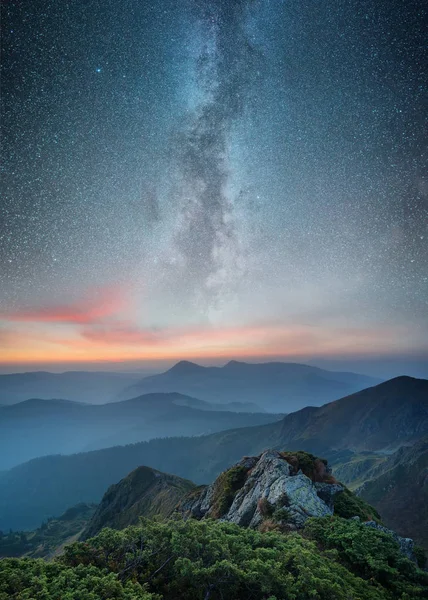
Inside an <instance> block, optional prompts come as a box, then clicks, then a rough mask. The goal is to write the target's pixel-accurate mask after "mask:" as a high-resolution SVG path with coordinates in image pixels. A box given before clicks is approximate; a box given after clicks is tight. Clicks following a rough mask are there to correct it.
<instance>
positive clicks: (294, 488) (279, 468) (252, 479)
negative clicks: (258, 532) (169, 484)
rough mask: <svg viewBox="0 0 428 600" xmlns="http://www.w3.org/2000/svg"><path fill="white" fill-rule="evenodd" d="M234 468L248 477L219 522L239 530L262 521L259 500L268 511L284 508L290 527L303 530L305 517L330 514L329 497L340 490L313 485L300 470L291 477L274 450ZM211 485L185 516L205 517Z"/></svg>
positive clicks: (257, 524)
mask: <svg viewBox="0 0 428 600" xmlns="http://www.w3.org/2000/svg"><path fill="white" fill-rule="evenodd" d="M238 465H240V466H245V467H246V468H248V469H249V475H248V477H247V479H246V481H245V483H244V485H243V486H242V488H241V489H240V490H238V491H237V493H236V495H235V497H234V499H233V502H232V505H231V506H230V508H229V510H228V511H227V513H226V514H225V515H223V516H222V519H221V520H222V521H229V522H231V523H236V524H237V525H241V526H243V527H251V528H256V527H258V526H259V525H260V524H261V522H262V521H263V518H264V517H263V515H262V514H261V512H260V508H259V501H260V500H261V499H262V498H265V499H266V500H267V501H268V502H269V505H270V506H271V508H272V510H277V509H285V510H286V511H287V512H286V513H285V514H286V521H287V523H289V524H290V525H291V526H295V527H303V525H304V524H305V521H306V520H307V519H308V518H309V517H324V516H327V515H332V514H333V497H334V496H335V495H336V494H338V493H340V492H341V491H343V488H342V486H340V485H338V484H328V483H320V484H319V483H313V482H312V480H311V479H309V477H306V475H304V474H303V473H302V472H301V471H299V472H298V473H297V474H295V473H294V471H293V468H292V466H291V465H290V464H289V463H288V462H287V461H286V460H285V459H284V458H283V457H282V456H281V455H280V454H279V452H277V451H275V450H268V451H266V452H264V453H263V454H262V455H261V456H260V457H250V458H249V457H246V458H245V459H243V460H242V461H241V462H240V463H238ZM215 486H216V482H214V483H213V484H211V485H210V486H208V487H207V488H205V490H203V492H202V493H201V495H200V496H199V498H196V500H195V501H194V502H193V503H192V505H191V506H187V505H186V508H187V511H188V513H189V512H190V514H192V516H194V517H196V518H203V517H205V516H207V517H209V516H210V514H211V513H212V510H213V505H212V498H213V494H214V490H215ZM183 508H184V506H182V507H181V510H183Z"/></svg>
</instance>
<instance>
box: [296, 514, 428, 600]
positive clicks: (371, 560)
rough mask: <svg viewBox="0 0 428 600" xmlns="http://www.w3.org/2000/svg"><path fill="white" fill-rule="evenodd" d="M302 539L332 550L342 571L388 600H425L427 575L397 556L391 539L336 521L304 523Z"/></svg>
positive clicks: (371, 529)
mask: <svg viewBox="0 0 428 600" xmlns="http://www.w3.org/2000/svg"><path fill="white" fill-rule="evenodd" d="M305 535H307V536H308V537H309V538H311V539H313V540H315V541H317V542H318V543H319V544H320V545H321V548H322V549H324V550H328V549H333V550H334V551H335V553H336V556H337V558H338V560H339V561H340V562H341V563H342V564H343V565H344V566H346V568H348V569H349V570H350V571H352V572H353V573H355V575H358V576H359V577H362V578H364V579H367V580H370V581H371V582H372V583H373V584H375V585H377V586H379V587H380V586H382V587H383V588H385V589H387V590H388V591H389V592H390V593H391V594H392V596H391V597H393V598H406V599H407V598H412V599H413V598H426V597H427V594H428V576H427V574H426V573H424V572H423V571H421V570H419V569H418V568H417V567H416V565H415V564H414V563H413V562H411V561H410V560H408V559H407V558H405V557H404V556H403V555H402V554H401V553H400V551H399V546H398V544H397V542H396V541H395V540H394V538H393V537H392V536H390V535H388V534H386V533H384V532H382V531H379V530H377V529H373V528H372V527H366V526H365V525H364V524H363V523H360V522H359V521H354V520H350V521H349V520H345V519H342V518H340V517H323V518H319V519H313V518H312V519H308V521H307V522H306V526H305ZM402 594H403V596H402Z"/></svg>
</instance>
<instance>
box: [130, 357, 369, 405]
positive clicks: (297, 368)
mask: <svg viewBox="0 0 428 600" xmlns="http://www.w3.org/2000/svg"><path fill="white" fill-rule="evenodd" d="M376 383H379V380H376V379H374V378H372V377H367V376H365V375H357V374H356V373H340V372H333V371H327V370H325V369H319V368H317V367H311V366H308V365H301V364H295V363H280V362H277V363H261V364H250V363H243V362H238V361H230V362H229V363H227V364H226V365H224V366H223V367H202V366H200V365H197V364H194V363H191V362H188V361H181V362H179V363H177V364H176V365H175V366H174V367H172V368H171V369H169V370H168V371H166V372H165V373H161V374H159V375H152V376H150V377H145V378H144V379H141V380H140V381H139V382H138V383H136V384H133V385H132V386H131V387H129V388H126V389H125V390H124V391H123V392H122V396H121V397H122V398H123V397H130V396H134V395H138V394H142V393H153V392H172V391H174V392H180V393H182V394H186V395H189V396H196V397H197V398H200V399H202V400H206V401H208V402H215V403H219V402H221V403H224V402H235V401H239V402H253V403H255V404H257V405H259V406H261V407H262V408H264V409H267V410H271V411H277V412H287V413H288V412H291V411H294V410H298V409H300V408H302V407H303V406H306V405H308V404H311V405H317V406H319V405H320V404H323V403H325V402H329V401H331V400H335V399H336V398H340V397H342V396H344V395H346V394H350V393H352V392H355V391H357V390H361V389H363V388H365V387H367V386H370V385H374V384H376Z"/></svg>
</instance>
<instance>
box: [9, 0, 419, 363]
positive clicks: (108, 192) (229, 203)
mask: <svg viewBox="0 0 428 600" xmlns="http://www.w3.org/2000/svg"><path fill="white" fill-rule="evenodd" d="M424 5H425V3H423V2H419V1H416V0H415V1H407V2H399V1H395V0H394V1H391V2H384V1H374V0H373V1H364V0H363V1H358V2H357V1H356V0H353V1H351V0H333V1H331V2H313V1H308V0H300V1H295V2H294V1H290V2H284V1H282V0H270V1H268V0H264V1H263V2H262V1H261V0H259V1H257V0H254V1H249V0H246V1H245V0H236V1H232V2H231V1H228V2H227V1H225V0H207V1H206V2H203V1H202V0H183V1H178V2H176V1H174V2H173V1H162V2H155V3H149V2H139V1H137V0H126V1H125V2H113V1H111V0H107V1H103V2H100V1H92V2H83V1H80V0H79V1H77V2H49V1H47V2H41V1H39V0H36V1H34V2H31V4H30V3H22V2H13V1H11V2H5V3H3V4H2V28H3V31H4V33H3V37H2V45H3V52H2V57H3V58H2V105H1V108H2V129H3V136H2V138H3V144H2V155H3V166H2V169H3V170H2V200H1V221H0V258H1V281H2V285H1V288H0V306H1V314H0V340H1V339H3V340H4V341H3V349H4V351H5V353H7V352H8V351H9V349H10V348H11V347H12V346H13V330H14V328H15V327H18V328H19V327H21V326H22V323H21V324H20V320H19V314H20V313H23V314H24V313H25V315H27V316H26V317H25V319H24V320H25V322H26V325H25V326H26V327H28V325H27V324H28V323H29V322H30V321H29V317H28V314H29V313H30V312H31V311H33V312H34V313H37V311H39V310H40V309H41V308H46V307H48V309H49V307H50V308H51V309H52V311H53V312H54V313H55V314H58V312H60V311H58V310H57V308H58V307H63V306H67V307H70V306H71V305H73V306H77V305H79V303H83V304H85V303H86V304H87V303H88V302H89V300H88V297H90V298H93V297H94V294H95V297H96V295H97V293H98V292H94V290H106V289H108V290H112V289H114V290H115V292H114V293H115V294H116V293H118V292H117V290H118V289H120V290H121V291H120V293H121V294H122V296H123V295H126V297H127V299H128V301H129V302H128V304H129V306H125V304H126V303H124V305H123V306H122V305H121V307H118V314H115V315H111V318H110V317H108V318H107V319H105V318H104V320H102V321H96V322H94V323H93V330H91V332H88V331H86V330H85V331H84V332H82V331H80V330H79V331H77V332H76V331H73V336H75V337H76V336H77V337H78V336H82V335H86V339H89V338H91V339H92V338H93V336H94V331H95V332H96V335H97V336H99V335H100V331H101V330H102V331H103V332H105V331H106V330H107V329H108V328H109V327H110V329H111V328H112V322H114V331H115V332H117V330H118V329H120V331H121V332H122V334H123V331H124V330H125V329H126V331H127V332H129V331H130V330H131V329H132V336H135V335H137V339H140V338H139V337H138V336H139V335H143V333H142V332H144V335H146V334H148V335H149V337H150V338H151V337H152V336H155V337H156V336H157V335H161V334H162V333H161V332H163V331H166V330H168V332H169V333H168V338H169V337H170V336H173V334H172V333H171V331H172V330H175V329H180V331H182V330H184V329H186V328H190V329H192V328H200V329H201V330H203V331H209V330H210V328H224V329H225V330H226V329H227V328H231V327H241V328H243V329H245V328H250V327H261V328H263V327H267V328H268V329H269V331H272V329H273V330H274V329H275V327H279V328H283V329H284V330H285V329H287V327H288V328H300V329H299V331H304V332H305V335H307V332H308V331H312V330H314V331H315V330H316V331H318V330H319V328H321V329H322V330H323V332H324V333H323V336H324V338H325V339H327V338H328V332H331V338H332V340H333V339H334V338H335V336H336V335H338V334H337V332H340V336H341V337H343V339H345V337H346V336H348V338H346V339H347V342H346V343H345V342H343V343H341V345H340V347H339V346H336V347H335V346H334V343H333V342H332V344H331V348H330V347H329V346H328V344H327V342H326V341H324V342H323V346H322V348H320V349H317V347H316V339H317V336H316V335H315V336H314V344H315V345H314V348H313V356H316V355H320V356H322V355H323V354H325V353H327V354H329V353H330V354H331V355H335V356H340V355H341V354H342V353H344V354H347V353H348V354H364V352H365V349H364V343H367V339H368V338H367V337H365V336H367V335H368V334H369V333H370V332H371V333H370V335H371V336H372V337H371V338H370V339H372V338H373V336H374V337H376V335H378V338H381V337H382V336H384V337H385V343H384V344H383V346H382V345H381V346H382V347H380V348H379V352H380V353H383V354H385V355H387V354H388V353H391V354H397V355H400V356H405V355H413V354H414V355H417V356H418V357H420V356H424V355H425V354H426V353H427V352H428V347H427V341H426V340H427V339H428V183H427V178H426V177H427V171H426V167H427V154H426V133H427V132H426V110H425V109H426V100H427V73H426V65H427V64H428V60H427V59H428V57H427V52H426V49H425V44H424V25H423V24H424V20H426V17H427V14H426V13H427V11H426V8H425V7H424ZM99 294H101V295H102V294H104V292H99ZM90 301H91V302H92V300H90ZM86 304H85V305H86ZM130 306H132V309H131V308H130ZM55 311H56V312H55ZM121 311H122V313H121ZM131 313H132V317H131V316H130V315H131ZM67 314H68V312H67ZM109 319H110V320H109ZM45 320H46V319H45ZM34 323H35V324H34V327H35V328H36V329H37V327H38V325H37V323H38V321H37V318H36V317H35V318H34ZM39 325H40V323H39ZM68 325H69V323H68V322H67V321H65V322H64V323H62V324H60V327H62V328H63V327H66V326H68ZM50 326H51V325H50ZM56 326H57V327H58V325H56ZM31 327H33V325H31ZM2 331H3V336H2V334H1V332H2ZM37 331H40V328H39V329H37ZM56 331H57V330H56ZM61 331H62V330H61ZM64 331H65V329H64ZM263 331H264V330H263ZM375 332H378V333H377V334H376V333H375ZM49 335H50V333H49ZM49 335H48V333H46V336H47V337H49ZM266 335H267V337H266V346H267V347H268V346H269V344H270V341H269V335H270V334H266ZM296 335H297V334H296ZM299 335H300V336H302V335H303V334H302V333H300V334H299ZM91 336H92V337H91ZM207 336H208V337H207V340H208V341H207V346H209V344H210V342H209V334H207ZM324 338H323V339H324ZM130 339H131V336H130ZM132 339H134V337H132ZM249 339H251V338H250V337H248V338H245V342H242V343H243V344H244V345H245V344H246V345H247V346H248V344H249V343H251V342H249ZM11 340H12V341H11ZM286 340H288V338H287V337H285V338H284V342H283V345H284V347H283V352H282V351H281V349H280V348H279V347H278V343H276V345H275V353H277V354H282V353H283V354H284V355H287V354H290V353H291V354H292V351H291V350H290V352H288V350H289V348H287V345H288V344H289V343H291V342H289V341H286ZM364 340H365V342H364ZM0 343H1V342H0ZM156 343H159V340H156ZM258 343H259V344H260V354H263V352H262V346H263V344H262V343H261V341H260V340H259V342H258ZM308 344H309V342H308ZM305 352H306V354H307V355H308V358H311V353H308V352H307V351H305ZM119 354H120V353H119ZM214 354H215V352H214ZM255 354H257V352H255ZM367 354H370V348H367ZM96 358H97V356H96V354H94V359H96Z"/></svg>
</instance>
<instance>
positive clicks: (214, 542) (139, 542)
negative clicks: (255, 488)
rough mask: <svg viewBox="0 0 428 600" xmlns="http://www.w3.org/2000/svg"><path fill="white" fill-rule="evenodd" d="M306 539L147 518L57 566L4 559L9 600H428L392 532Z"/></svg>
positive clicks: (0, 588) (1, 568)
mask: <svg viewBox="0 0 428 600" xmlns="http://www.w3.org/2000/svg"><path fill="white" fill-rule="evenodd" d="M306 535H307V536H310V537H312V538H313V539H306V538H305V537H302V536H301V535H300V534H298V533H295V532H293V533H288V534H287V535H284V534H282V533H279V532H277V531H270V532H268V533H262V532H260V531H256V530H252V529H243V528H240V527H238V526H237V525H234V524H231V523H225V522H221V521H214V520H209V519H206V520H202V521H196V520H194V519H188V520H185V521H183V520H181V519H176V520H171V521H169V522H155V521H148V520H143V521H142V523H141V526H138V527H128V528H127V529H124V530H122V531H116V530H112V529H104V530H103V531H102V532H101V533H100V534H99V535H97V536H96V537H94V538H92V539H89V540H87V541H86V542H84V543H83V542H77V543H74V544H72V545H71V546H68V547H66V549H65V553H64V555H63V556H62V557H60V558H59V559H56V560H55V561H54V562H52V563H45V562H43V561H41V560H34V559H6V560H4V561H0V600H30V599H31V600H107V599H108V600H119V599H120V600H161V599H162V600H177V599H178V598H180V600H208V599H209V600H221V599H222V598H223V599H228V600H238V599H239V600H256V599H257V600H268V599H270V600H273V599H274V598H275V600H392V599H397V600H398V599H400V600H413V599H416V598H422V597H426V593H427V592H428V587H425V588H424V587H423V580H422V579H421V578H422V577H423V576H424V574H423V573H422V572H421V571H418V570H417V569H416V567H415V565H413V564H412V563H410V562H409V561H407V560H405V559H400V558H399V556H398V555H397V548H396V545H395V544H394V543H393V541H392V542H390V540H389V539H385V538H384V536H385V534H383V533H381V532H378V531H377V530H373V529H370V528H367V527H363V525H361V524H359V523H356V522H346V521H344V520H343V519H334V518H333V519H330V518H329V519H311V520H310V523H309V525H308V527H307V530H306ZM379 536H380V537H379ZM387 537H388V538H389V536H387ZM385 553H386V555H385ZM400 561H401V562H400ZM341 563H343V564H341ZM345 564H346V566H345ZM391 582H393V585H391ZM424 594H425V596H424Z"/></svg>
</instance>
